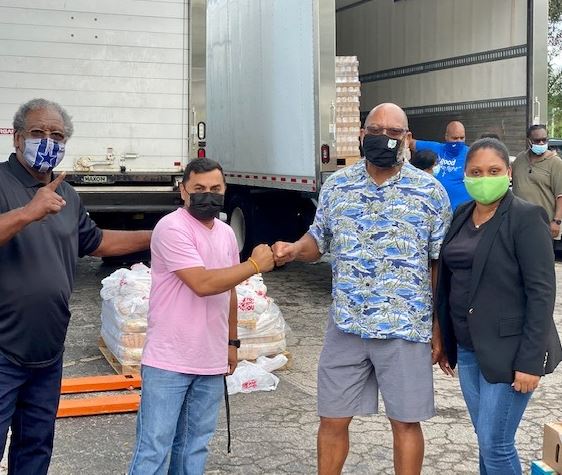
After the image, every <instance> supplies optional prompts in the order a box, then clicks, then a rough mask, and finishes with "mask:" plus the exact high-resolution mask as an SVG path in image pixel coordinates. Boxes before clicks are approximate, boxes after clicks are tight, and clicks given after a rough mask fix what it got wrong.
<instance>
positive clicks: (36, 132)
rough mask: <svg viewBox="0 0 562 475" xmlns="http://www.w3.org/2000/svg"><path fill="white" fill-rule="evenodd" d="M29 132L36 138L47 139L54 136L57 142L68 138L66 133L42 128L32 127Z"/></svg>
mask: <svg viewBox="0 0 562 475" xmlns="http://www.w3.org/2000/svg"><path fill="white" fill-rule="evenodd" d="M27 133H28V134H29V135H30V136H31V137H32V138H34V139H45V138H47V137H50V138H52V139H53V140H54V141H55V142H64V139H65V138H66V137H65V135H64V133H62V132H59V131H53V132H47V131H45V130H42V129H31V130H28V131H27Z"/></svg>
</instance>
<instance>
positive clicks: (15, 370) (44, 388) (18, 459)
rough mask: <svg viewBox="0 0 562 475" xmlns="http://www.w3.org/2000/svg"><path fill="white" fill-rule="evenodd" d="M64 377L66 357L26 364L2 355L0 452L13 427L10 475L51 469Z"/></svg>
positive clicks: (23, 474) (9, 462)
mask: <svg viewBox="0 0 562 475" xmlns="http://www.w3.org/2000/svg"><path fill="white" fill-rule="evenodd" d="M61 378H62V357H61V358H59V360H58V361H56V362H55V363H53V364H51V365H49V366H46V367H44V368H25V367H23V366H18V365H16V364H14V363H12V362H11V361H10V360H8V359H7V358H5V357H4V356H2V355H0V456H1V454H3V453H4V448H5V446H6V437H7V434H8V427H11V428H12V437H11V440H10V450H9V452H8V474H9V475H17V474H22V475H27V474H31V473H32V474H33V475H42V474H46V473H47V470H48V468H49V463H50V461H51V453H52V452H53V438H54V436H55V418H56V415H57V409H58V407H59V398H60V385H61Z"/></svg>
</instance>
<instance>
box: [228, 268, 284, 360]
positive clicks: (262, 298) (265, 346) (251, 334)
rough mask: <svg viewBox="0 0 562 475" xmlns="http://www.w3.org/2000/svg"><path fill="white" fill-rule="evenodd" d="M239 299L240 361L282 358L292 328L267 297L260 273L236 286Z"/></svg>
mask: <svg viewBox="0 0 562 475" xmlns="http://www.w3.org/2000/svg"><path fill="white" fill-rule="evenodd" d="M236 294H237V296H238V338H239V339H240V349H239V350H238V359H239V360H256V359H258V358H259V357H260V356H273V355H278V354H281V353H283V352H285V350H286V349H287V340H286V334H287V331H288V326H287V324H286V323H285V319H284V318H283V315H282V313H281V310H280V309H279V307H278V306H277V305H276V304H275V302H274V301H273V299H272V298H270V297H268V296H267V287H266V286H265V284H264V283H263V279H262V277H261V275H260V274H258V275H255V276H253V277H251V278H250V279H248V280H246V281H244V282H242V283H241V284H240V285H238V286H237V287H236Z"/></svg>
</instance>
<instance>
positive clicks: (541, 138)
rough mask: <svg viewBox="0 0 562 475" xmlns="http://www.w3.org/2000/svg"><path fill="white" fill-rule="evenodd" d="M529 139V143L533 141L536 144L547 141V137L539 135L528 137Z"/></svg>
mask: <svg viewBox="0 0 562 475" xmlns="http://www.w3.org/2000/svg"><path fill="white" fill-rule="evenodd" d="M529 140H530V141H531V143H534V144H536V145H539V144H545V143H547V142H548V137H540V138H538V139H529Z"/></svg>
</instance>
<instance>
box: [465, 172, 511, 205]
mask: <svg viewBox="0 0 562 475" xmlns="http://www.w3.org/2000/svg"><path fill="white" fill-rule="evenodd" d="M464 186H465V187H466V191H468V194H469V195H470V196H472V198H474V200H475V201H478V203H482V204H484V205H489V204H490V203H493V202H494V201H497V200H499V199H500V198H501V197H502V196H503V195H505V194H506V192H507V190H508V189H509V176H508V175H502V176H483V177H472V176H465V177H464Z"/></svg>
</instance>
